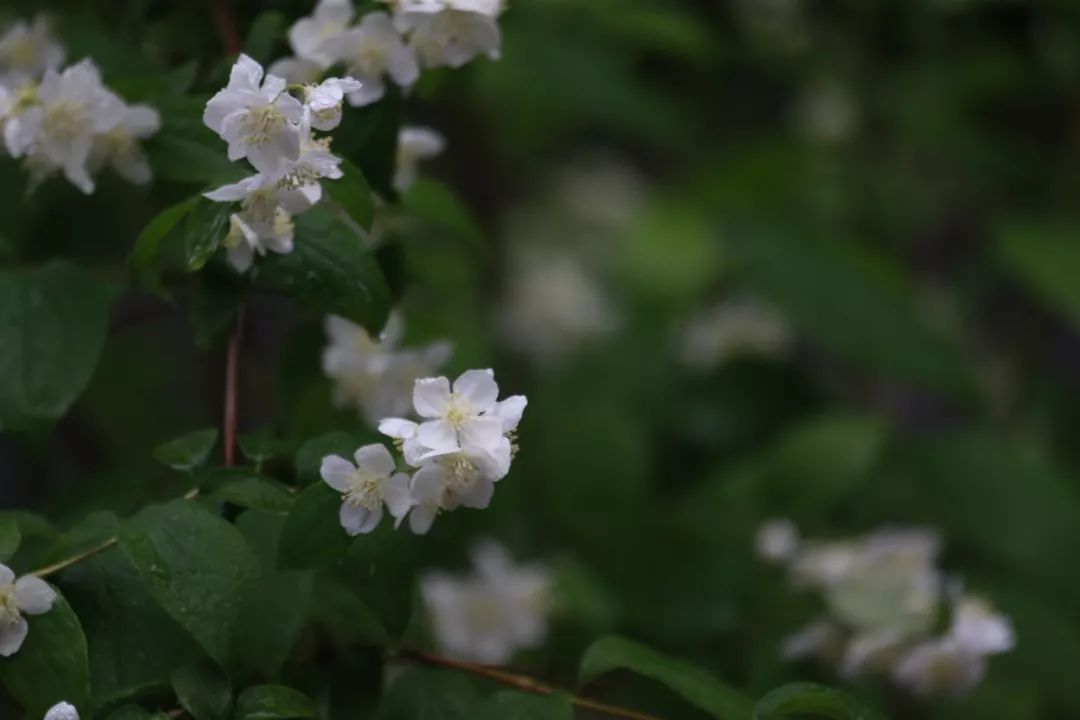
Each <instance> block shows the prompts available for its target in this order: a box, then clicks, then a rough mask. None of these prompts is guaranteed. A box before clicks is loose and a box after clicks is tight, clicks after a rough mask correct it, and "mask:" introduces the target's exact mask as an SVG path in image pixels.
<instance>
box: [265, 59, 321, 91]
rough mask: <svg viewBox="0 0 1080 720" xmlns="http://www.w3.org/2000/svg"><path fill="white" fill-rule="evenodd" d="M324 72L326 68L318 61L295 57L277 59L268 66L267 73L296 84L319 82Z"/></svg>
mask: <svg viewBox="0 0 1080 720" xmlns="http://www.w3.org/2000/svg"><path fill="white" fill-rule="evenodd" d="M324 72H326V69H325V68H323V67H322V66H321V65H319V64H318V63H316V62H312V61H311V60H303V59H301V58H295V57H284V58H281V59H279V60H275V61H274V62H272V63H270V65H268V66H267V68H266V74H267V75H274V76H276V77H279V78H283V79H284V80H285V81H286V82H290V83H294V84H296V85H314V84H315V83H317V82H319V80H320V79H321V78H322V76H323V73H324Z"/></svg>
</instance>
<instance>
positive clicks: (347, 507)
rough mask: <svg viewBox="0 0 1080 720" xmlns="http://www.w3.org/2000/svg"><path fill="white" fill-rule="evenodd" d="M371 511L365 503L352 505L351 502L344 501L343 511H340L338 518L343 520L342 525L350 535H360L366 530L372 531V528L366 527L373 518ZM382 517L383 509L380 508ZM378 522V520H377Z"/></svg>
mask: <svg viewBox="0 0 1080 720" xmlns="http://www.w3.org/2000/svg"><path fill="white" fill-rule="evenodd" d="M373 514H374V513H372V512H370V511H369V510H368V509H367V508H366V507H364V506H363V505H351V504H349V503H343V504H342V506H341V511H340V512H339V513H338V519H339V520H340V521H341V527H343V528H345V532H346V533H348V534H349V535H359V534H361V533H365V532H371V529H370V528H369V529H367V530H365V529H364V527H365V526H366V525H367V524H368V522H369V521H370V519H371V515H373ZM379 514H380V517H381V516H382V510H381V509H380V510H379ZM375 522H376V523H378V520H376V521H375Z"/></svg>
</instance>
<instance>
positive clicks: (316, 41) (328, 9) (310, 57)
mask: <svg viewBox="0 0 1080 720" xmlns="http://www.w3.org/2000/svg"><path fill="white" fill-rule="evenodd" d="M354 14H355V10H354V9H353V3H352V0H319V3H318V4H317V5H316V6H315V10H314V12H312V14H311V15H310V16H309V17H304V18H300V19H299V20H297V21H296V22H295V23H294V24H293V26H292V27H291V28H289V45H291V46H292V50H293V53H295V54H296V57H297V58H298V59H300V60H306V61H308V62H311V63H313V64H315V65H316V66H318V67H319V68H321V69H323V70H325V69H326V68H328V67H330V66H331V65H333V64H334V63H335V62H337V61H338V60H339V59H340V58H338V57H337V56H336V55H335V54H334V53H333V52H331V51H330V49H329V46H331V45H332V44H333V42H334V40H335V39H336V38H338V37H339V36H340V35H341V34H342V33H344V32H345V31H346V30H347V29H348V27H349V23H350V22H351V21H352V19H353V15H354Z"/></svg>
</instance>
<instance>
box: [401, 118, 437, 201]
mask: <svg viewBox="0 0 1080 720" xmlns="http://www.w3.org/2000/svg"><path fill="white" fill-rule="evenodd" d="M445 149H446V139H445V138H444V137H443V136H442V135H441V134H439V132H438V131H436V130H432V129H431V128H426V127H415V126H407V127H403V128H401V130H400V131H399V132H398V145H397V162H396V164H395V166H394V189H395V190H397V191H398V192H405V191H406V190H408V189H409V188H410V187H412V185H413V183H415V182H416V178H417V177H418V175H419V170H420V163H421V162H422V161H424V160H428V159H430V158H433V157H435V156H436V155H439V154H441V153H442V152H443V150H445Z"/></svg>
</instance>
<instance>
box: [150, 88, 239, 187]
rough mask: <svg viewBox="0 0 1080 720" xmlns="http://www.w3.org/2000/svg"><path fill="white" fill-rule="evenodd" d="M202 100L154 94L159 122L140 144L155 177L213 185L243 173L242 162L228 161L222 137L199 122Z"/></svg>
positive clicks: (235, 178)
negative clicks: (142, 143)
mask: <svg viewBox="0 0 1080 720" xmlns="http://www.w3.org/2000/svg"><path fill="white" fill-rule="evenodd" d="M206 100H207V98H205V97H202V98H200V97H194V96H158V97H155V98H154V104H155V105H156V106H157V109H158V112H160V113H161V117H162V121H163V125H162V128H161V131H160V132H159V133H157V134H156V135H154V136H153V137H152V138H150V139H149V140H148V141H147V142H146V143H145V144H144V146H143V147H144V149H145V150H146V154H147V156H148V157H149V158H150V165H151V166H152V167H153V169H154V179H155V180H174V181H176V182H183V183H192V184H207V183H213V184H215V185H216V184H220V183H224V182H232V181H235V180H237V179H239V178H240V177H242V175H243V174H244V166H243V165H242V164H240V163H233V162H230V161H229V158H228V156H227V154H226V152H225V151H226V144H225V141H224V140H222V139H221V138H219V137H217V136H216V135H215V134H214V133H213V131H211V130H210V129H209V128H207V127H206V126H205V125H204V124H203V122H202V113H203V108H204V107H205V106H206Z"/></svg>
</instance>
